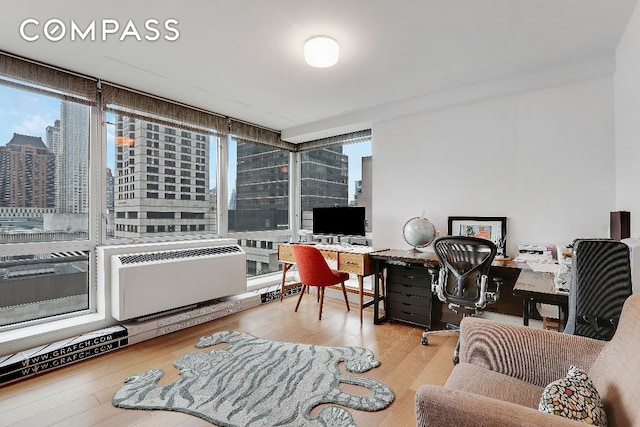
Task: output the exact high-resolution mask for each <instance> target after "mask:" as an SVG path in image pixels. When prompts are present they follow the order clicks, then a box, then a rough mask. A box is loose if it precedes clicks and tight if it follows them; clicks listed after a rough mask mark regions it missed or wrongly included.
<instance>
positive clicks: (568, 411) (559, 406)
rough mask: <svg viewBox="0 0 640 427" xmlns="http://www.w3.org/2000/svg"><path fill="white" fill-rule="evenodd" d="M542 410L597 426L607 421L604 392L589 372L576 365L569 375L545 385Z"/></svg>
mask: <svg viewBox="0 0 640 427" xmlns="http://www.w3.org/2000/svg"><path fill="white" fill-rule="evenodd" d="M538 409H539V410H541V411H543V412H548V413H550V414H554V415H559V416H561V417H565V418H569V419H572V420H578V421H582V422H585V423H587V424H591V425H596V426H606V425H607V415H606V414H605V412H604V405H603V404H602V400H601V399H600V394H599V393H598V390H596V388H595V386H594V385H593V382H592V381H591V380H590V379H589V377H588V376H587V374H586V373H585V372H584V371H583V370H581V369H578V368H576V367H575V366H572V367H571V368H569V372H567V376H566V377H565V378H561V379H559V380H556V381H554V382H552V383H551V384H549V385H548V386H547V387H545V389H544V391H543V392H542V397H541V398H540V405H539V407H538Z"/></svg>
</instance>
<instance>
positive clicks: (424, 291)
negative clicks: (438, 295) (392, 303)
mask: <svg viewBox="0 0 640 427" xmlns="http://www.w3.org/2000/svg"><path fill="white" fill-rule="evenodd" d="M392 294H399V295H407V296H408V297H422V298H429V299H431V287H430V286H426V285H425V284H420V285H407V284H404V283H397V282H392V281H391V280H390V279H388V280H387V295H388V296H389V298H391V295H392Z"/></svg>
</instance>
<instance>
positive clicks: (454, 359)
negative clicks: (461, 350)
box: [453, 356, 460, 365]
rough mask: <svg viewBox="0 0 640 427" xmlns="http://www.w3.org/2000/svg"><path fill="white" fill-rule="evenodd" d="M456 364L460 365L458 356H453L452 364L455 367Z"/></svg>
mask: <svg viewBox="0 0 640 427" xmlns="http://www.w3.org/2000/svg"><path fill="white" fill-rule="evenodd" d="M458 363H460V358H459V357H458V356H453V364H454V365H457V364H458Z"/></svg>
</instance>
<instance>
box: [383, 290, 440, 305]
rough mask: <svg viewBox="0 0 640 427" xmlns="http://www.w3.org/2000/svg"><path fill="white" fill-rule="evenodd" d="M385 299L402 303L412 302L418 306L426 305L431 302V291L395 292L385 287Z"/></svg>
mask: <svg viewBox="0 0 640 427" xmlns="http://www.w3.org/2000/svg"><path fill="white" fill-rule="evenodd" d="M387 301H396V302H399V303H403V304H413V305H418V306H422V307H424V306H427V305H430V304H431V291H429V293H428V294H422V295H419V294H417V293H415V292H412V293H408V292H396V291H395V290H389V289H387Z"/></svg>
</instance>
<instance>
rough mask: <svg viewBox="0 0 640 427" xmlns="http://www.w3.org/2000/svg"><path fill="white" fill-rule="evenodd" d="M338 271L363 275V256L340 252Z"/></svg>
mask: <svg viewBox="0 0 640 427" xmlns="http://www.w3.org/2000/svg"><path fill="white" fill-rule="evenodd" d="M338 270H340V271H344V272H345V273H353V274H360V275H365V255H363V254H351V253H344V252H340V253H339V254H338Z"/></svg>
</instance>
